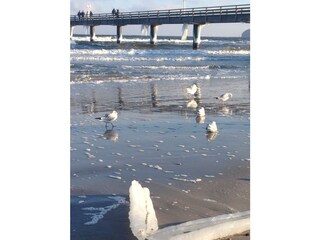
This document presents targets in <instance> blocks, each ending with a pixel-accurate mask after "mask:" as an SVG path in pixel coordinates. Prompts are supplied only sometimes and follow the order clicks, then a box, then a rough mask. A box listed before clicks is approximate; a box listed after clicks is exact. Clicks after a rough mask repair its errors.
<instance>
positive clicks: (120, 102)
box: [118, 87, 124, 109]
mask: <svg viewBox="0 0 320 240" xmlns="http://www.w3.org/2000/svg"><path fill="white" fill-rule="evenodd" d="M118 104H119V109H122V107H123V106H124V101H123V99H122V88H121V87H118Z"/></svg>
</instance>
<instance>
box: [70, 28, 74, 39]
mask: <svg viewBox="0 0 320 240" xmlns="http://www.w3.org/2000/svg"><path fill="white" fill-rule="evenodd" d="M73 29H74V26H70V39H71V38H72V37H73Z"/></svg>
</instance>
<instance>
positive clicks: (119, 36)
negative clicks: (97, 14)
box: [117, 26, 122, 43]
mask: <svg viewBox="0 0 320 240" xmlns="http://www.w3.org/2000/svg"><path fill="white" fill-rule="evenodd" d="M121 40H122V26H117V43H121Z"/></svg>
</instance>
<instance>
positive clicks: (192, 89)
mask: <svg viewBox="0 0 320 240" xmlns="http://www.w3.org/2000/svg"><path fill="white" fill-rule="evenodd" d="M197 90H198V86H197V84H195V83H194V84H192V85H191V87H188V88H187V92H188V93H189V94H192V95H194V94H195V93H196V92H197Z"/></svg>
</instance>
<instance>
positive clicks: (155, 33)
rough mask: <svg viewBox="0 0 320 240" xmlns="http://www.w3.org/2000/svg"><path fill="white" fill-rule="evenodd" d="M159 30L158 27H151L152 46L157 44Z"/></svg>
mask: <svg viewBox="0 0 320 240" xmlns="http://www.w3.org/2000/svg"><path fill="white" fill-rule="evenodd" d="M158 28H159V26H158V25H151V26H150V44H152V45H155V44H157V37H158Z"/></svg>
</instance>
